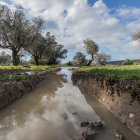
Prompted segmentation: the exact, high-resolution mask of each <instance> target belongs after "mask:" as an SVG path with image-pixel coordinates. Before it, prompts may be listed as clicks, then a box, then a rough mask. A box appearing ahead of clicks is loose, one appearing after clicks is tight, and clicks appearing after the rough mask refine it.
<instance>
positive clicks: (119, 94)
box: [72, 70, 140, 136]
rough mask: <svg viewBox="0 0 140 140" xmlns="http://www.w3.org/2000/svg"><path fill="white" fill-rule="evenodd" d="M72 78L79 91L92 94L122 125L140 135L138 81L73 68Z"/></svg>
mask: <svg viewBox="0 0 140 140" xmlns="http://www.w3.org/2000/svg"><path fill="white" fill-rule="evenodd" d="M72 80H73V83H74V84H75V85H77V86H78V87H79V89H80V90H81V92H82V91H83V92H84V93H86V94H88V95H90V96H94V98H95V99H97V100H98V101H99V102H101V103H102V104H103V105H104V106H105V107H106V108H107V109H108V110H109V111H110V112H111V113H112V114H113V115H114V116H115V117H117V118H118V119H119V120H120V121H121V122H122V123H123V124H124V125H126V126H127V127H128V128H129V129H131V130H132V131H133V132H134V133H135V134H137V135H138V136H140V82H137V81H135V80H117V79H115V78H111V77H106V76H102V75H94V74H92V73H89V72H86V71H79V70H74V71H73V74H72Z"/></svg>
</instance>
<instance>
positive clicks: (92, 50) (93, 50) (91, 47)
mask: <svg viewBox="0 0 140 140" xmlns="http://www.w3.org/2000/svg"><path fill="white" fill-rule="evenodd" d="M84 44H85V48H86V51H87V53H88V54H89V55H90V56H91V59H90V60H89V62H88V63H87V65H88V66H89V65H90V64H91V63H92V61H93V60H94V59H95V55H96V54H97V53H98V51H99V47H98V45H97V44H96V43H95V42H94V41H93V40H89V39H87V40H85V41H84Z"/></svg>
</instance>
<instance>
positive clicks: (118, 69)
mask: <svg viewBox="0 0 140 140" xmlns="http://www.w3.org/2000/svg"><path fill="white" fill-rule="evenodd" d="M81 69H84V70H87V71H89V72H92V73H94V74H100V75H105V76H109V77H115V78H118V79H136V80H137V81H140V66H138V65H129V66H114V65H109V66H108V65H107V66H85V67H81Z"/></svg>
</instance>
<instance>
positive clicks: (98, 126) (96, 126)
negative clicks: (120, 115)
mask: <svg viewBox="0 0 140 140" xmlns="http://www.w3.org/2000/svg"><path fill="white" fill-rule="evenodd" d="M102 127H103V124H102V122H101V121H100V120H98V121H96V122H92V123H90V124H89V128H91V129H94V130H99V129H101V128H102Z"/></svg>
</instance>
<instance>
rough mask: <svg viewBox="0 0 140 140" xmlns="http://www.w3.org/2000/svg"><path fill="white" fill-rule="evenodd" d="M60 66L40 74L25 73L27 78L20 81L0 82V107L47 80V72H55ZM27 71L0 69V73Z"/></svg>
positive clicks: (23, 71)
mask: <svg viewBox="0 0 140 140" xmlns="http://www.w3.org/2000/svg"><path fill="white" fill-rule="evenodd" d="M59 70H60V68H55V69H50V70H46V71H44V72H42V73H40V74H31V75H26V76H27V79H26V80H22V81H20V82H13V81H7V82H4V83H2V82H0V109H1V108H3V107H5V106H6V105H7V104H9V103H11V102H13V101H14V100H16V99H17V98H19V97H21V96H22V95H23V94H25V93H28V92H30V91H32V90H33V89H34V88H35V87H37V86H39V85H40V84H42V83H43V82H44V81H46V80H47V74H48V73H50V72H57V71H59ZM21 72H22V73H25V72H28V70H18V69H17V70H15V69H11V70H10V69H9V70H0V73H1V75H5V74H6V75H7V74H16V75H18V74H21Z"/></svg>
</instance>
